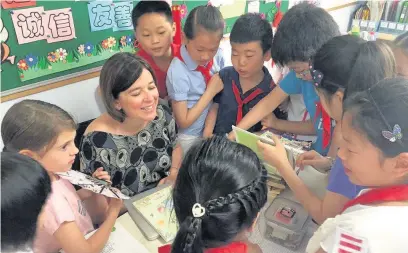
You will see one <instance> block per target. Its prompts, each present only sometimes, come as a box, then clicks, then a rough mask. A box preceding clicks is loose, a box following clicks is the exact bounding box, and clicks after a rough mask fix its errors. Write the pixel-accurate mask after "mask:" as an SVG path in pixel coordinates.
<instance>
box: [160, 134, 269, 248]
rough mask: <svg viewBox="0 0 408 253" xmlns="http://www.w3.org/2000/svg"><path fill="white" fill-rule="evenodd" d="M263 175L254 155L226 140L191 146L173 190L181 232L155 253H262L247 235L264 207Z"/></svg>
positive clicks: (208, 140) (264, 174) (264, 180)
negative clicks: (169, 243) (170, 243)
mask: <svg viewBox="0 0 408 253" xmlns="http://www.w3.org/2000/svg"><path fill="white" fill-rule="evenodd" d="M266 175H267V172H266V170H265V168H264V167H263V166H262V164H261V162H260V161H259V159H258V157H257V156H256V154H255V153H254V152H252V151H251V150H250V149H249V148H247V147H245V146H242V145H240V144H237V143H234V142H230V141H229V140H227V139H226V138H224V137H213V138H210V139H207V140H203V141H201V142H199V143H197V144H196V145H194V146H193V147H192V148H191V149H190V150H189V152H188V153H187V155H186V157H185V159H184V161H183V164H182V166H181V168H180V171H179V174H178V176H177V180H176V184H175V186H174V190H173V200H174V206H175V212H176V216H177V220H178V221H179V224H180V229H179V231H178V233H177V236H176V238H175V240H174V242H173V245H172V247H170V246H167V247H166V246H165V247H163V248H161V249H160V250H159V252H163V253H164V252H170V251H171V252H172V253H181V252H183V253H193V252H194V253H203V252H205V253H221V252H234V253H258V252H262V250H261V248H260V247H259V246H258V245H256V244H252V243H250V242H249V241H248V238H247V233H248V232H251V231H252V230H253V229H254V227H255V224H256V221H257V219H258V216H259V212H260V210H261V208H262V207H263V206H264V205H265V203H266V199H267V186H266Z"/></svg>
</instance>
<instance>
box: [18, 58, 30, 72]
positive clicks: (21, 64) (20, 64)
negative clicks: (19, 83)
mask: <svg viewBox="0 0 408 253" xmlns="http://www.w3.org/2000/svg"><path fill="white" fill-rule="evenodd" d="M17 68H19V69H21V70H27V69H28V65H27V62H26V60H25V59H21V60H19V61H18V62H17Z"/></svg>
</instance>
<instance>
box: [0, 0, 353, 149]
mask: <svg viewBox="0 0 408 253" xmlns="http://www.w3.org/2000/svg"><path fill="white" fill-rule="evenodd" d="M354 9H355V7H354V6H350V7H347V8H343V9H340V10H336V11H332V12H330V14H332V15H333V17H334V19H335V20H336V22H337V23H338V24H339V27H340V31H341V32H342V33H345V32H347V28H348V23H349V17H350V14H351V13H352V12H353V10H354ZM226 45H228V44H227V43H226ZM224 51H225V54H226V56H227V57H226V58H227V59H230V54H229V52H230V51H229V50H228V49H227V48H226V50H224ZM98 82H99V78H97V77H96V78H92V79H88V80H85V81H81V82H77V83H74V84H70V85H66V86H63V87H60V88H56V89H52V90H48V91H45V92H41V93H37V94H34V95H30V96H27V97H24V98H19V99H16V100H11V101H7V102H4V103H1V104H0V110H1V115H0V123H1V121H2V120H3V116H4V114H5V113H6V111H7V110H8V109H9V108H10V107H11V106H12V105H13V104H15V103H17V102H19V101H21V100H23V99H38V100H43V101H46V102H49V103H54V104H56V105H58V106H60V107H61V108H63V109H65V110H66V111H68V112H69V113H71V115H73V117H74V118H75V120H76V121H77V122H83V121H86V120H89V119H93V118H96V117H98V116H99V115H100V114H101V113H102V112H103V111H104V109H103V106H102V103H101V101H100V99H99V98H98V95H97V94H96V87H97V86H98ZM0 149H3V141H2V139H1V138H0Z"/></svg>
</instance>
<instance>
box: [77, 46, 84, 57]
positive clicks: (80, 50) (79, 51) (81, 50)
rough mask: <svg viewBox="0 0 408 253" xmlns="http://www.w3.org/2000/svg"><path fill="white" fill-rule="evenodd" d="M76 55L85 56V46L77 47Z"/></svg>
mask: <svg viewBox="0 0 408 253" xmlns="http://www.w3.org/2000/svg"><path fill="white" fill-rule="evenodd" d="M78 53H79V54H80V55H84V54H85V45H84V44H82V45H79V47H78Z"/></svg>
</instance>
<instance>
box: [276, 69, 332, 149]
mask: <svg viewBox="0 0 408 253" xmlns="http://www.w3.org/2000/svg"><path fill="white" fill-rule="evenodd" d="M279 86H280V88H281V89H282V90H283V91H284V92H285V93H286V94H288V95H292V94H302V96H303V100H304V102H305V106H306V109H307V111H308V113H309V115H310V118H311V119H312V121H313V125H314V128H315V131H316V136H317V139H316V141H315V142H314V143H313V144H312V148H313V149H314V150H316V151H317V152H318V153H320V154H322V155H326V154H327V152H328V151H329V148H330V143H331V135H332V133H333V128H334V124H333V122H332V119H330V117H329V116H328V114H327V113H326V111H325V110H324V109H323V107H322V104H321V103H320V100H319V96H318V95H317V93H316V90H315V87H314V85H313V83H312V82H309V81H305V80H302V79H300V78H297V77H296V73H295V72H294V71H290V72H289V74H287V76H286V77H285V78H284V79H282V81H281V82H280V83H279Z"/></svg>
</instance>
